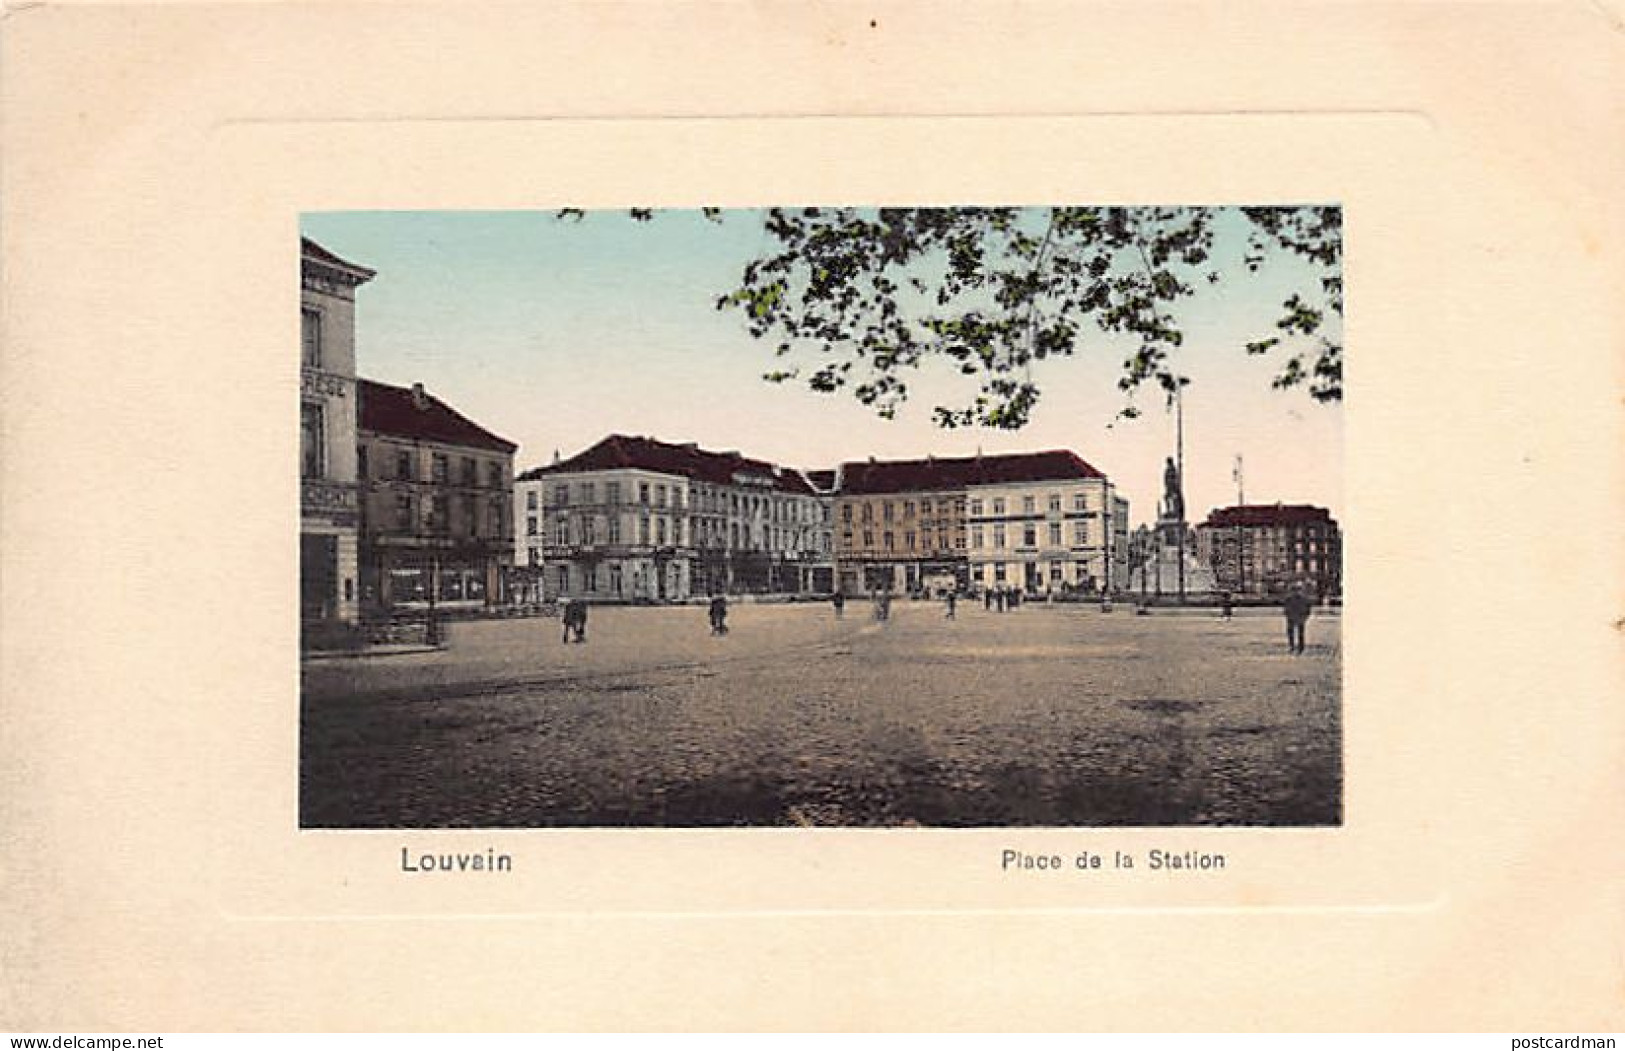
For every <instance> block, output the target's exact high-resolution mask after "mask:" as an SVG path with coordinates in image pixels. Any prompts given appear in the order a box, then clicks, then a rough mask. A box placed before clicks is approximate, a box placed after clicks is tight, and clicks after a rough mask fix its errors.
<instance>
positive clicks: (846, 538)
mask: <svg viewBox="0 0 1625 1051" xmlns="http://www.w3.org/2000/svg"><path fill="white" fill-rule="evenodd" d="M841 546H842V547H843V548H847V549H851V547H852V530H850V529H844V530H842V531H841Z"/></svg>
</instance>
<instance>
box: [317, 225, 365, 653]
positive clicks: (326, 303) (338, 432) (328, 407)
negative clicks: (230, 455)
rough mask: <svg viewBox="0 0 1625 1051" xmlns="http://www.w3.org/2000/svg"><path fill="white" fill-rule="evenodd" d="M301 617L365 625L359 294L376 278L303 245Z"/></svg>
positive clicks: (350, 264) (346, 262)
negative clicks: (358, 420) (358, 386)
mask: <svg viewBox="0 0 1625 1051" xmlns="http://www.w3.org/2000/svg"><path fill="white" fill-rule="evenodd" d="M299 276H300V291H299V322H300V355H299V446H300V449H299V455H300V463H299V482H300V487H299V611H300V621H301V624H303V625H304V626H305V627H306V628H307V629H315V628H316V627H317V626H318V625H323V624H354V623H356V622H357V621H358V620H359V618H360V612H361V604H360V596H359V590H358V580H359V570H358V566H359V557H360V494H359V489H358V487H357V478H356V413H357V410H356V399H357V395H356V368H355V294H356V289H358V288H359V287H361V286H362V285H363V284H366V283H367V282H368V281H370V280H372V278H373V276H374V272H373V271H371V270H368V269H367V268H366V267H364V266H358V265H357V264H355V263H351V262H349V261H347V260H344V259H341V258H339V257H338V256H336V255H334V254H333V253H332V252H329V251H328V250H327V249H325V248H323V247H322V246H321V245H319V244H317V243H316V242H314V241H312V240H310V239H309V238H303V239H301V242H300V253H299Z"/></svg>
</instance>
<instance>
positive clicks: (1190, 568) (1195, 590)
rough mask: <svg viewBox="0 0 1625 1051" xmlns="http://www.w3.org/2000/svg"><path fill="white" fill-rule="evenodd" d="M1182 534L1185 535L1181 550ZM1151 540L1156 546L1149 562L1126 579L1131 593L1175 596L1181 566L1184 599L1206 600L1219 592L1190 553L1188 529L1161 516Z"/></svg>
mask: <svg viewBox="0 0 1625 1051" xmlns="http://www.w3.org/2000/svg"><path fill="white" fill-rule="evenodd" d="M1181 533H1183V534H1184V545H1183V547H1182V546H1181V544H1180V535H1181ZM1152 536H1153V537H1155V540H1156V546H1155V547H1154V548H1153V550H1152V553H1151V559H1150V561H1148V562H1146V564H1145V565H1144V566H1142V567H1140V568H1139V569H1137V570H1136V571H1135V572H1134V573H1133V574H1132V575H1131V576H1130V577H1129V590H1130V591H1132V592H1133V593H1134V594H1144V595H1178V594H1179V593H1180V588H1179V582H1180V570H1181V566H1182V565H1183V569H1184V577H1185V597H1186V598H1207V597H1209V596H1212V595H1214V594H1215V593H1217V592H1218V590H1219V585H1218V581H1217V580H1216V579H1215V578H1214V576H1213V570H1212V569H1210V568H1209V567H1207V566H1204V565H1203V564H1202V563H1201V562H1200V561H1198V560H1197V558H1196V555H1195V554H1194V553H1193V551H1192V547H1193V544H1194V540H1193V535H1192V533H1191V529H1190V527H1189V526H1188V525H1184V524H1183V523H1181V522H1180V521H1179V520H1178V519H1177V518H1174V519H1170V518H1168V517H1167V516H1164V517H1162V518H1160V519H1158V520H1157V527H1156V530H1155V532H1154V533H1153V534H1152Z"/></svg>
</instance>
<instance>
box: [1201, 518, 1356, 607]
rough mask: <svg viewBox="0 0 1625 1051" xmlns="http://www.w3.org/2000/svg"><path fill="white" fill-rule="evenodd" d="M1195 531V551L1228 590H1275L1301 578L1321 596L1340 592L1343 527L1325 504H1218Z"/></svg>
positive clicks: (1266, 593)
mask: <svg viewBox="0 0 1625 1051" xmlns="http://www.w3.org/2000/svg"><path fill="white" fill-rule="evenodd" d="M1195 531H1196V552H1197V557H1198V558H1199V559H1201V560H1202V562H1203V563H1204V564H1206V565H1208V566H1210V567H1212V569H1213V573H1214V576H1215V577H1216V578H1217V579H1218V583H1219V586H1220V587H1222V588H1224V589H1225V590H1227V591H1230V592H1233V593H1235V594H1238V595H1259V596H1277V595H1281V594H1283V593H1285V592H1286V591H1288V590H1290V589H1291V587H1292V586H1293V585H1294V584H1302V585H1303V586H1304V587H1305V589H1306V590H1307V591H1309V592H1310V593H1311V594H1313V595H1316V596H1317V597H1319V598H1321V599H1325V598H1329V597H1334V596H1340V595H1341V594H1342V592H1343V538H1342V533H1341V531H1340V530H1339V528H1338V525H1337V522H1336V520H1335V519H1333V518H1332V516H1331V512H1329V511H1328V510H1326V509H1325V508H1324V507H1314V506H1311V505H1309V504H1243V505H1238V506H1233V507H1221V508H1216V509H1215V510H1213V511H1212V512H1211V513H1209V515H1208V517H1207V520H1206V521H1205V522H1202V523H1200V524H1199V525H1197V526H1196V530H1195Z"/></svg>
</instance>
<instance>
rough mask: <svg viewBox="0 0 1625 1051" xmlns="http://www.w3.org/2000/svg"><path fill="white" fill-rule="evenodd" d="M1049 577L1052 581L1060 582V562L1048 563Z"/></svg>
mask: <svg viewBox="0 0 1625 1051" xmlns="http://www.w3.org/2000/svg"><path fill="white" fill-rule="evenodd" d="M1049 578H1050V581H1051V582H1052V583H1056V584H1059V583H1060V582H1061V563H1059V562H1051V563H1050V564H1049Z"/></svg>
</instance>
